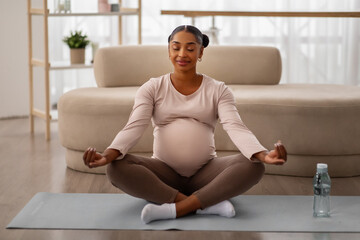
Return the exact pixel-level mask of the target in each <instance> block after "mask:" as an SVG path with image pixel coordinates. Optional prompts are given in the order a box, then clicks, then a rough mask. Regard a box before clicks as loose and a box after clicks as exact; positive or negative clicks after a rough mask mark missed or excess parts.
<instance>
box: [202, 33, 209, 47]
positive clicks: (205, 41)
mask: <svg viewBox="0 0 360 240" xmlns="http://www.w3.org/2000/svg"><path fill="white" fill-rule="evenodd" d="M209 42H210V40H209V37H208V36H207V35H206V34H203V35H202V45H203V46H204V48H206V47H207V46H208V45H209Z"/></svg>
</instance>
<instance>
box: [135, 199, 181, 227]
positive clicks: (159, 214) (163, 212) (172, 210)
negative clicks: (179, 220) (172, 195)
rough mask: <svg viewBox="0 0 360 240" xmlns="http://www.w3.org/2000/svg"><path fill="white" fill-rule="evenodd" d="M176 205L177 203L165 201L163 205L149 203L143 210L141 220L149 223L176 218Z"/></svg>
mask: <svg viewBox="0 0 360 240" xmlns="http://www.w3.org/2000/svg"><path fill="white" fill-rule="evenodd" d="M175 218H176V207H175V203H164V204H162V205H155V204H151V203H149V204H147V205H146V206H145V207H144V208H143V210H142V212H141V220H142V221H143V222H144V223H149V222H151V221H154V220H161V219H175Z"/></svg>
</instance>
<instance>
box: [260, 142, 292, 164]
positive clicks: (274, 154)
mask: <svg viewBox="0 0 360 240" xmlns="http://www.w3.org/2000/svg"><path fill="white" fill-rule="evenodd" d="M286 160H287V152H286V149H285V147H284V145H283V144H282V143H281V141H280V140H279V141H278V142H277V143H275V144H274V150H271V151H270V152H269V153H268V154H266V155H265V158H264V159H263V162H264V163H267V164H275V165H283V164H284V163H285V162H286Z"/></svg>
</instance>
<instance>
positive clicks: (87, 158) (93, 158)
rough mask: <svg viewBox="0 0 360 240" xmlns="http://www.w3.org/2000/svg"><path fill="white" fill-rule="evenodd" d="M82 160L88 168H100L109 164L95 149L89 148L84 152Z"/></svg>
mask: <svg viewBox="0 0 360 240" xmlns="http://www.w3.org/2000/svg"><path fill="white" fill-rule="evenodd" d="M83 160H84V164H85V165H86V166H88V167H89V168H94V167H100V166H103V165H106V164H108V163H109V162H108V160H107V159H106V157H104V156H103V155H101V154H99V153H97V152H96V149H95V148H90V147H89V148H88V149H87V150H86V151H85V153H84V155H83Z"/></svg>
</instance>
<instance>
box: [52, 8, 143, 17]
mask: <svg viewBox="0 0 360 240" xmlns="http://www.w3.org/2000/svg"><path fill="white" fill-rule="evenodd" d="M138 13H139V10H138V9H137V8H122V9H121V10H120V11H119V12H102V13H100V12H93V13H49V17H97V16H124V15H137V14H138Z"/></svg>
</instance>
